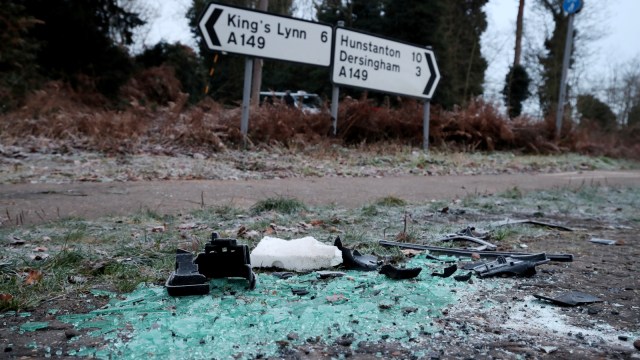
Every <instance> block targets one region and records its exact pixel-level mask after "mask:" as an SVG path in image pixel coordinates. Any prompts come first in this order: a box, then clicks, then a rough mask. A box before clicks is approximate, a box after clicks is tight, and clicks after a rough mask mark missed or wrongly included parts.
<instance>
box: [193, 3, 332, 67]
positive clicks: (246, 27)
mask: <svg viewBox="0 0 640 360" xmlns="http://www.w3.org/2000/svg"><path fill="white" fill-rule="evenodd" d="M199 27H200V31H201V32H202V35H203V37H204V40H205V42H206V43H207V47H208V48H209V49H211V50H218V51H226V52H230V53H235V54H241V55H249V56H256V57H261V58H269V59H276V60H286V61H293V62H298V63H304V64H312V65H318V66H329V65H330V64H331V41H332V36H333V28H332V27H331V26H329V25H325V24H319V23H315V22H311V21H306V20H299V19H294V18H290V17H286V16H278V15H273V14H268V13H264V12H260V11H255V10H248V9H243V8H237V7H233V6H228V5H221V4H217V3H209V5H207V8H206V9H205V11H204V13H203V15H202V18H201V19H200V23H199Z"/></svg>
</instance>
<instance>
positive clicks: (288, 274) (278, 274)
mask: <svg viewBox="0 0 640 360" xmlns="http://www.w3.org/2000/svg"><path fill="white" fill-rule="evenodd" d="M271 275H273V276H275V277H277V278H278V279H288V278H290V277H293V276H295V274H294V273H292V272H289V271H276V272H272V273H271Z"/></svg>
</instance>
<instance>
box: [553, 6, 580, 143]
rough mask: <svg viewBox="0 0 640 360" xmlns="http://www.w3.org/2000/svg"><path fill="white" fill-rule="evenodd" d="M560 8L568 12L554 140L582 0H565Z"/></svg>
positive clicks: (561, 114)
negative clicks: (574, 30)
mask: <svg viewBox="0 0 640 360" xmlns="http://www.w3.org/2000/svg"><path fill="white" fill-rule="evenodd" d="M562 8H563V9H564V11H565V12H566V13H567V14H569V24H568V26H567V39H566V40H565V43H564V58H563V59H562V75H561V77H560V94H558V108H557V109H556V134H555V135H556V140H559V139H560V135H561V132H562V119H563V117H564V102H565V97H566V92H567V72H568V71H569V60H570V59H571V49H572V48H573V18H574V17H575V14H576V13H577V12H578V11H580V10H581V9H582V0H565V1H564V3H563V4H562Z"/></svg>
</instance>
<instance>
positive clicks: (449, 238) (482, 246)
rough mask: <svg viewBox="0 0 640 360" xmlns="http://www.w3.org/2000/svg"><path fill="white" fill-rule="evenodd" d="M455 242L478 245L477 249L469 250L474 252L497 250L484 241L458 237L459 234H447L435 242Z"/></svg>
mask: <svg viewBox="0 0 640 360" xmlns="http://www.w3.org/2000/svg"><path fill="white" fill-rule="evenodd" d="M455 240H462V241H470V242H473V243H476V244H480V246H479V247H476V248H471V249H470V250H474V251H494V250H496V249H497V248H498V247H497V246H496V245H494V244H492V243H490V242H488V241H486V240H483V239H480V238H476V237H472V236H467V235H459V234H447V235H446V236H445V237H443V238H440V239H438V240H437V241H455Z"/></svg>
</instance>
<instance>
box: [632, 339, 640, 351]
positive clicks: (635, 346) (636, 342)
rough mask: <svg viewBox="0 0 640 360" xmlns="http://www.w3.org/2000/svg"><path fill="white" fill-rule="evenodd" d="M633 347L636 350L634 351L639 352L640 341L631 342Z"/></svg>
mask: <svg viewBox="0 0 640 360" xmlns="http://www.w3.org/2000/svg"><path fill="white" fill-rule="evenodd" d="M633 347H634V348H636V350H640V339H638V340H636V341H634V342H633Z"/></svg>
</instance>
